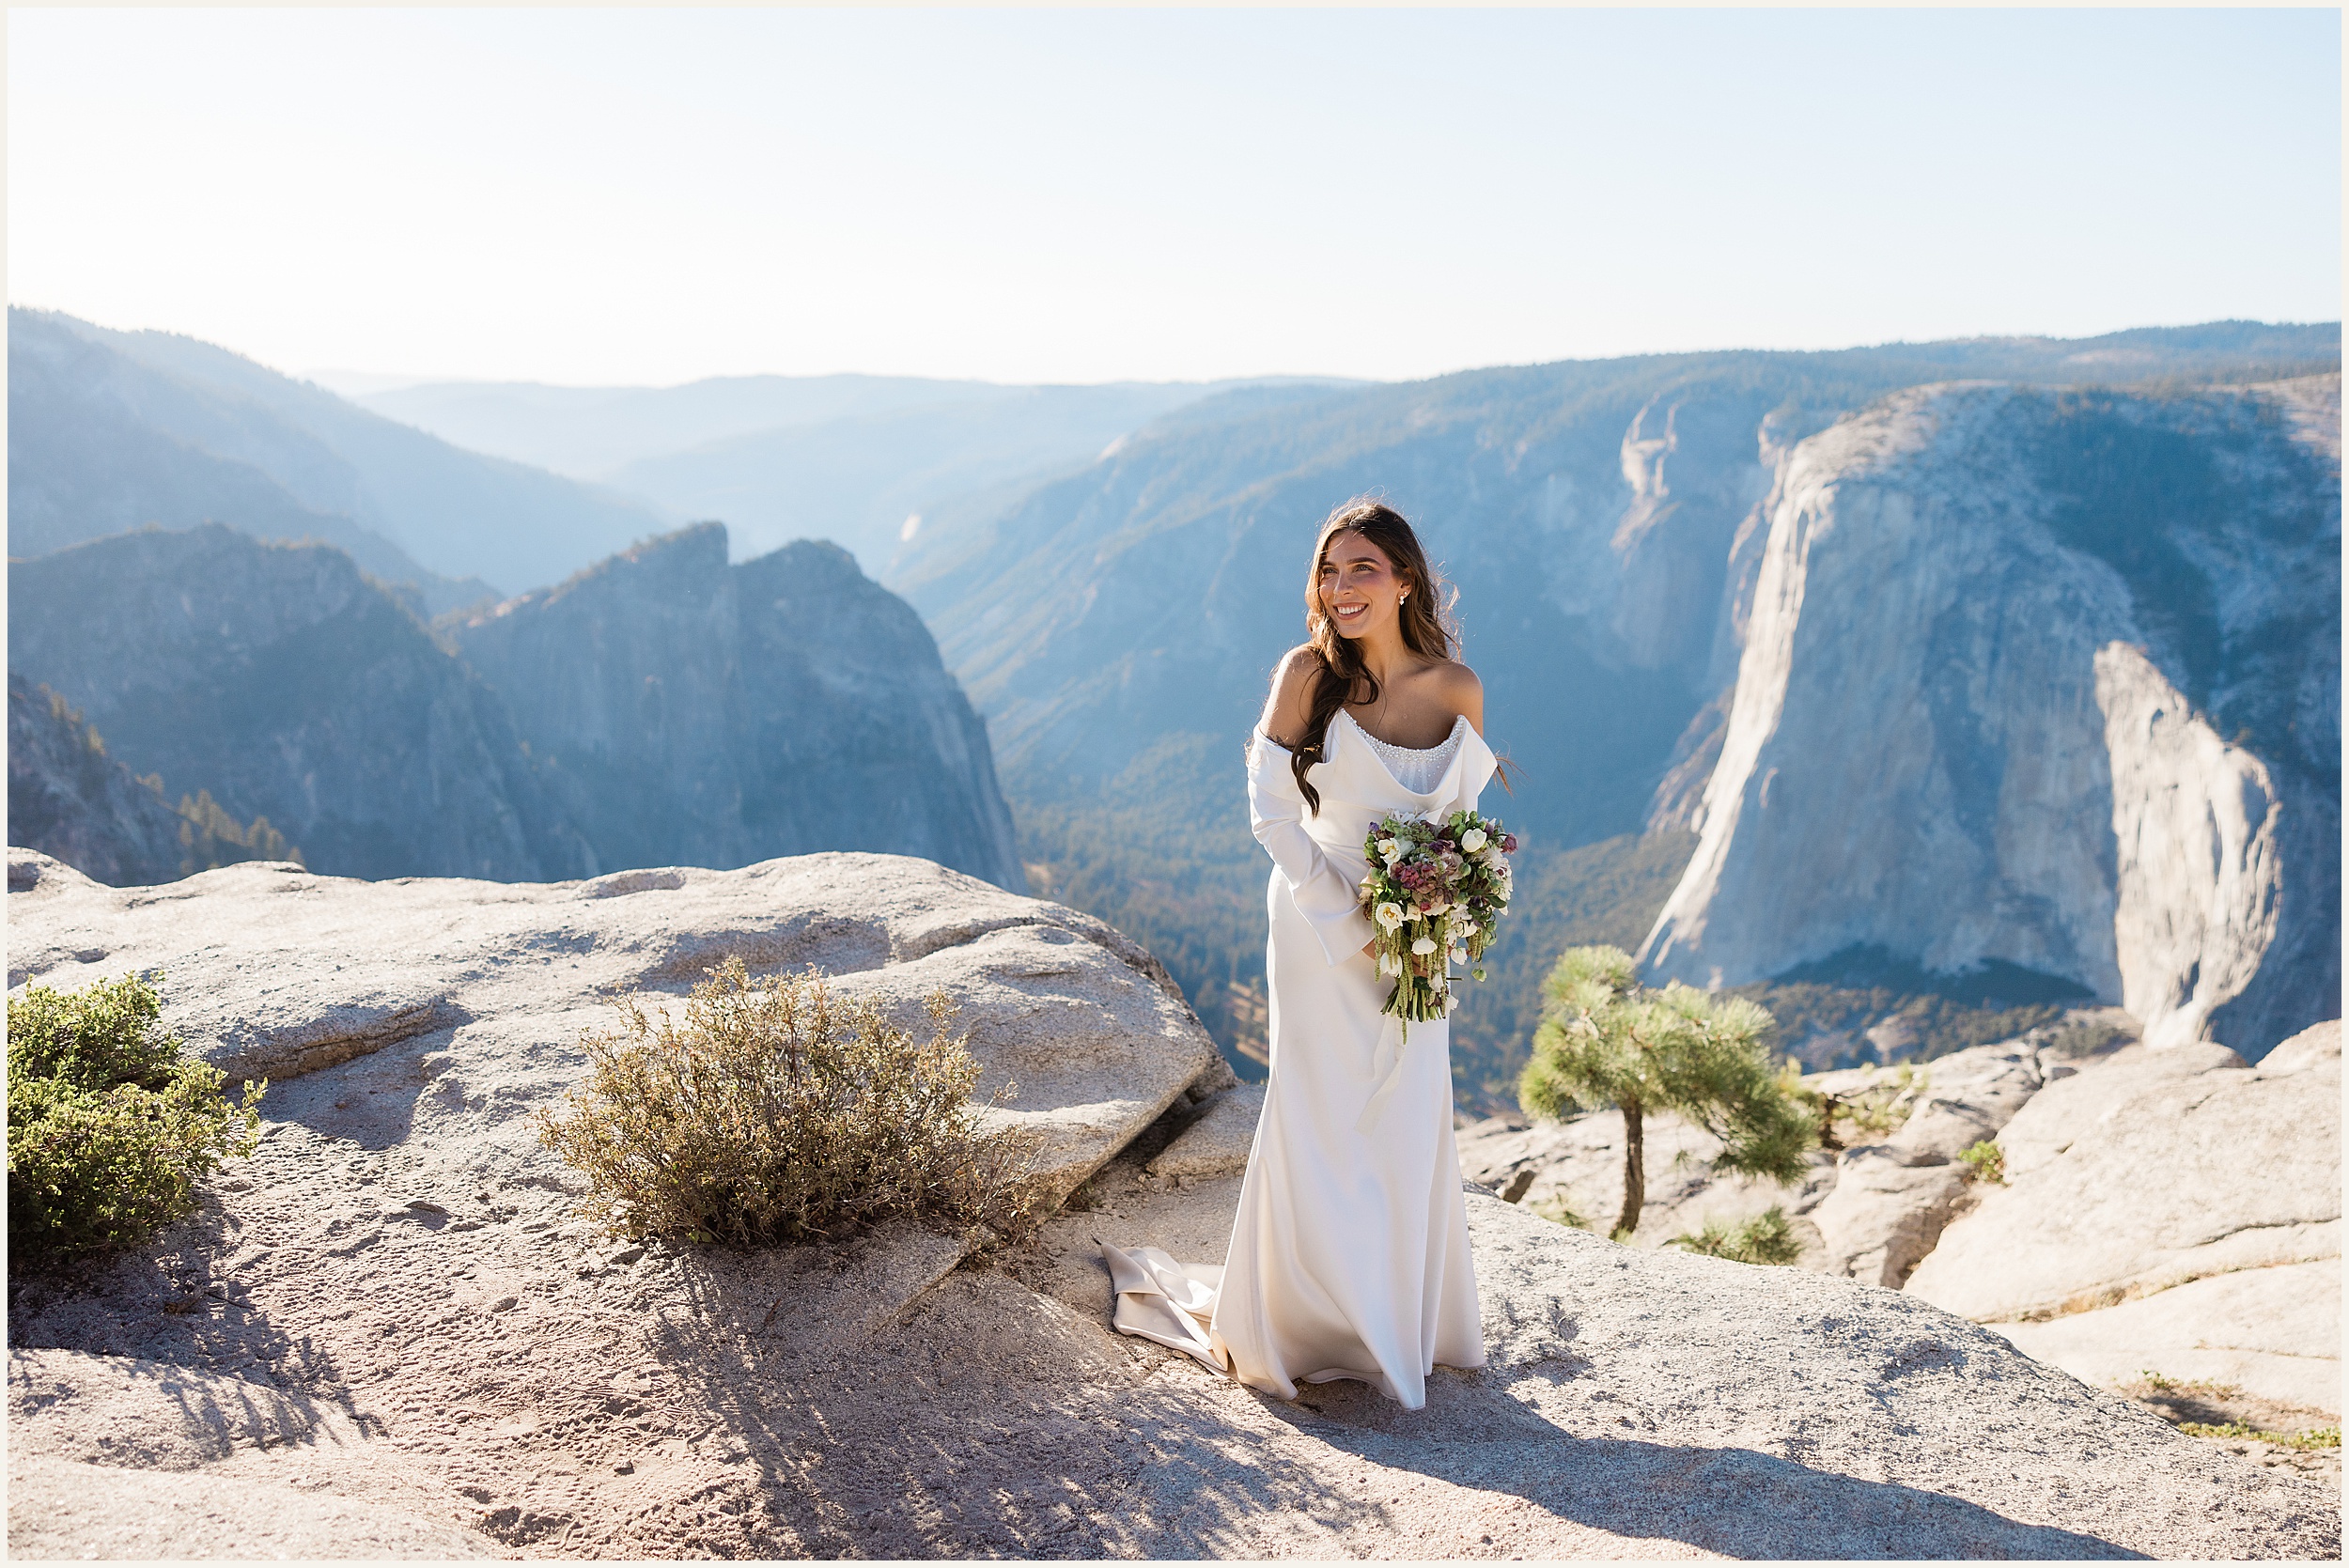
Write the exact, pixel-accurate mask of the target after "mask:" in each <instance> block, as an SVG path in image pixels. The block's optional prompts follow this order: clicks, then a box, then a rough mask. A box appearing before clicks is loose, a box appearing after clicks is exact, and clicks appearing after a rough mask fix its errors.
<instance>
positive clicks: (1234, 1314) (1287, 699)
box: [1107, 501, 1496, 1409]
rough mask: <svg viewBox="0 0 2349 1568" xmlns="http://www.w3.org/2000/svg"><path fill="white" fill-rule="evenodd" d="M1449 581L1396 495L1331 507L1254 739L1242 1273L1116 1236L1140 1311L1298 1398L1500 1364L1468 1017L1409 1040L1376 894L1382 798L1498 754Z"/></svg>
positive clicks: (1457, 779) (1467, 780) (1172, 1336)
mask: <svg viewBox="0 0 2349 1568" xmlns="http://www.w3.org/2000/svg"><path fill="white" fill-rule="evenodd" d="M1442 586H1443V585H1442V583H1441V582H1440V580H1439V578H1438V577H1437V575H1436V574H1435V572H1434V571H1433V570H1432V568H1430V567H1429V566H1428V564H1427V558H1426V555H1425V553H1424V552H1423V551H1422V550H1421V549H1420V545H1419V540H1418V539H1417V537H1415V536H1413V534H1412V532H1411V527H1410V524H1409V523H1408V522H1406V521H1405V520H1403V519H1402V518H1401V517H1400V516H1399V515H1397V514H1396V513H1395V512H1394V511H1392V509H1390V508H1389V507H1387V506H1384V505H1379V504H1377V503H1376V502H1361V501H1358V502H1353V503H1349V504H1348V505H1346V506H1343V507H1341V508H1339V509H1338V510H1337V511H1336V512H1334V513H1332V514H1331V515H1330V519H1329V520H1328V521H1327V522H1325V523H1323V524H1322V527H1321V532H1320V536H1319V537H1318V538H1317V539H1316V540H1315V546H1314V556H1313V564H1312V568H1311V576H1310V580H1309V582H1308V584H1307V587H1306V614H1305V620H1306V626H1307V629H1308V634H1309V635H1308V641H1307V642H1306V643H1305V644H1303V645H1301V646H1299V647H1297V648H1294V649H1292V650H1291V651H1290V652H1289V654H1288V656H1287V657H1286V658H1285V659H1283V660H1282V663H1281V667H1280V670H1279V672H1278V673H1277V674H1276V675H1275V676H1274V678H1273V683H1272V692H1271V695H1270V697H1269V699H1268V701H1267V703H1266V705H1265V711H1264V719H1263V722H1262V724H1261V726H1260V729H1259V732H1258V733H1257V734H1256V736H1255V737H1253V739H1252V743H1251V745H1250V747H1249V766H1248V803H1249V815H1250V819H1251V823H1252V828H1253V830H1254V832H1255V836H1256V839H1257V842H1259V843H1260V844H1262V845H1263V846H1265V848H1266V849H1267V850H1268V851H1269V852H1270V854H1271V856H1272V861H1273V871H1272V876H1271V882H1270V886H1269V887H1268V890H1267V894H1266V905H1267V908H1268V914H1269V916H1270V920H1271V936H1270V939H1269V942H1268V947H1267V952H1266V970H1267V976H1268V982H1269V988H1270V992H1271V1036H1272V1037H1271V1056H1272V1081H1271V1083H1270V1084H1269V1085H1268V1088H1267V1091H1266V1094H1265V1108H1264V1116H1263V1119H1262V1120H1261V1121H1260V1122H1259V1123H1258V1124H1257V1127H1256V1141H1255V1146H1254V1149H1253V1151H1252V1153H1251V1155H1250V1157H1249V1161H1248V1173H1247V1175H1246V1176H1245V1177H1244V1178H1243V1180H1242V1183H1241V1187H1240V1199H1239V1212H1238V1215H1237V1218H1236V1219H1235V1220H1234V1222H1233V1226H1232V1239H1231V1245H1230V1249H1229V1250H1228V1251H1227V1252H1226V1254H1225V1257H1224V1264H1223V1267H1222V1268H1221V1270H1220V1271H1218V1270H1214V1269H1209V1268H1191V1269H1190V1270H1188V1271H1186V1270H1183V1269H1182V1268H1181V1266H1180V1265H1175V1263H1174V1261H1173V1260H1172V1259H1171V1258H1168V1257H1166V1255H1165V1254H1164V1253H1162V1252H1159V1251H1158V1250H1156V1249H1143V1250H1140V1251H1138V1252H1128V1251H1125V1250H1120V1249H1108V1250H1107V1253H1108V1261H1109V1264H1110V1267H1111V1272H1112V1276H1113V1279H1114V1283H1115V1285H1116V1288H1117V1290H1118V1292H1119V1300H1118V1314H1117V1315H1118V1325H1119V1327H1122V1328H1126V1329H1128V1331H1132V1332H1140V1333H1143V1334H1145V1335H1147V1336H1148V1337H1150V1338H1154V1339H1159V1340H1160V1341H1162V1342H1163V1343H1169V1344H1175V1345H1177V1346H1178V1347H1179V1348H1183V1349H1186V1350H1190V1351H1191V1352H1192V1353H1194V1354H1202V1353H1204V1354H1202V1358H1203V1359H1212V1360H1215V1361H1219V1362H1221V1364H1223V1365H1225V1366H1227V1367H1228V1368H1229V1369H1230V1370H1231V1372H1232V1374H1234V1375H1235V1376H1237V1378H1239V1380H1240V1381H1241V1382H1243V1383H1246V1384H1248V1385H1250V1386H1251V1387H1253V1388H1258V1389H1264V1390H1266V1391H1267V1392H1268V1393H1272V1394H1275V1395H1278V1396H1279V1397H1281V1398H1283V1399H1293V1398H1295V1397H1296V1394H1297V1385H1298V1384H1299V1383H1300V1382H1308V1383H1318V1382H1325V1381H1328V1380H1330V1379H1332V1378H1340V1377H1353V1378H1360V1379H1361V1380H1363V1381H1365V1382H1368V1383H1372V1384H1375V1385H1376V1386H1377V1387H1378V1388H1380V1389H1384V1390H1385V1391H1386V1392H1387V1393H1388V1394H1389V1395H1390V1396H1391V1397H1392V1398H1393V1399H1394V1400H1395V1401H1396V1402H1397V1403H1398V1404H1400V1405H1404V1406H1405V1407H1406V1408H1408V1409H1418V1408H1419V1407H1420V1406H1422V1405H1425V1404H1426V1402H1427V1392H1426V1380H1427V1375H1428V1374H1429V1373H1430V1372H1431V1371H1433V1370H1434V1368H1435V1367H1436V1366H1438V1365H1439V1364H1440V1365H1444V1366H1454V1367H1481V1366H1483V1365H1484V1364H1485V1348H1484V1336H1483V1329H1482V1326H1481V1324H1480V1322H1479V1319H1478V1316H1477V1308H1476V1279H1475V1275H1474V1272H1473V1270H1472V1266H1471V1265H1470V1258H1469V1244H1468V1215H1467V1210H1466V1207H1465V1205H1464V1203H1462V1200H1461V1195H1460V1175H1459V1165H1458V1159H1457V1157H1456V1155H1455V1151H1454V1146H1453V1138H1452V1062H1451V1035H1452V1030H1451V1024H1450V1023H1449V1021H1448V1020H1442V1019H1438V1020H1435V1021H1432V1022H1422V1023H1414V1024H1412V1025H1411V1026H1410V1029H1409V1031H1408V1040H1407V1039H1406V1035H1405V1032H1404V1030H1403V1029H1402V1027H1401V1025H1400V1024H1399V1023H1398V1021H1397V1020H1395V1019H1393V1018H1391V1017H1386V1016H1385V1015H1384V1014H1383V1013H1382V1012H1381V1011H1380V1009H1381V1008H1382V1007H1383V1005H1384V1004H1385V1001H1386V998H1387V993H1388V991H1389V989H1390V988H1391V986H1392V983H1391V982H1389V981H1388V980H1386V979H1384V978H1383V977H1381V976H1380V975H1379V973H1378V971H1377V963H1376V961H1375V960H1374V959H1373V958H1372V956H1371V954H1370V937H1371V928H1370V924H1369V922H1368V921H1367V920H1366V919H1364V918H1363V916H1362V915H1361V913H1360V912H1359V910H1358V908H1357V905H1356V898H1355V890H1356V887H1357V885H1358V884H1359V883H1360V881H1361V877H1362V876H1363V874H1364V873H1365V872H1366V871H1367V869H1368V866H1367V864H1366V862H1364V860H1363V857H1362V839H1363V836H1364V834H1365V832H1366V831H1367V830H1368V828H1369V826H1370V824H1371V822H1372V821H1373V820H1374V819H1376V818H1377V817H1378V816H1381V815H1385V814H1386V813H1388V812H1403V813H1419V812H1424V813H1427V814H1428V815H1442V814H1444V813H1447V812H1451V811H1454V810H1456V809H1462V808H1473V807H1474V806H1475V805H1476V802H1477V797H1478V795H1479V794H1480V793H1481V792H1482V791H1483V789H1484V787H1485V784H1486V781H1487V780H1489V779H1490V778H1491V777H1492V775H1493V770H1494V768H1495V766H1496V765H1495V761H1494V757H1493V753H1492V752H1491V750H1490V749H1489V748H1488V747H1487V746H1486V744H1485V739H1484V736H1483V734H1482V729H1483V724H1484V689H1483V687H1482V686H1481V685H1480V684H1479V683H1478V681H1477V678H1476V676H1475V675H1474V673H1472V672H1471V671H1470V669H1469V668H1468V667H1467V666H1466V665H1465V664H1461V663H1459V662H1457V661H1456V660H1454V659H1453V658H1452V654H1453V652H1454V640H1453V637H1452V634H1451V632H1450V630H1449V629H1447V628H1446V626H1445V625H1444V621H1443V615H1442V608H1443V607H1442V606H1441V605H1440V604H1439V600H1438V596H1439V594H1440V593H1441V592H1442ZM1219 1273H1220V1275H1221V1278H1220V1280H1219V1279H1218V1278H1217V1276H1218V1274H1219ZM1200 1319H1206V1320H1207V1321H1206V1333H1204V1334H1202V1333H1201V1332H1200V1330H1199V1327H1198V1326H1197V1325H1198V1320H1200ZM1187 1320H1188V1321H1187Z"/></svg>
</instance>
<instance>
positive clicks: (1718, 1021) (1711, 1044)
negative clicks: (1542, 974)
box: [1517, 947, 1817, 1235]
mask: <svg viewBox="0 0 2349 1568" xmlns="http://www.w3.org/2000/svg"><path fill="white" fill-rule="evenodd" d="M1542 989H1543V997H1544V1001H1543V1007H1542V1021H1541V1024H1540V1026H1539V1027H1538V1028H1537V1029H1535V1031H1534V1032H1533V1059H1532V1061H1531V1062H1529V1063H1526V1066H1525V1072H1524V1075H1523V1076H1522V1077H1521V1078H1520V1079H1518V1081H1517V1101H1518V1103H1519V1104H1520V1105H1522V1106H1523V1107H1524V1108H1525V1110H1527V1111H1528V1112H1529V1113H1530V1114H1532V1115H1535V1116H1545V1117H1551V1118H1560V1117H1564V1116H1567V1115H1570V1114H1572V1113H1573V1112H1574V1111H1576V1110H1579V1109H1582V1108H1585V1107H1597V1106H1607V1105H1611V1106H1613V1107H1615V1108H1616V1110H1620V1111H1621V1112H1622V1113H1623V1129H1624V1167H1623V1212H1622V1214H1621V1215H1620V1216H1619V1217H1618V1218H1617V1219H1616V1221H1615V1234H1618V1235H1626V1234H1630V1233H1631V1232H1633V1231H1636V1230H1637V1229H1639V1225H1640V1209H1641V1204H1642V1203H1645V1202H1646V1198H1647V1151H1646V1143H1645V1137H1644V1126H1643V1124H1644V1118H1645V1117H1646V1115H1647V1113H1648V1112H1649V1111H1651V1110H1672V1111H1677V1112H1679V1113H1680V1114H1681V1115H1683V1116H1686V1117H1688V1119H1689V1120H1690V1121H1692V1122H1695V1123H1697V1124H1698V1125H1699V1126H1703V1128H1704V1129H1705V1130H1706V1131H1707V1132H1710V1133H1711V1134H1713V1136H1714V1137H1716V1138H1718V1139H1719V1140H1720V1141H1721V1142H1722V1144H1723V1148H1722V1150H1721V1152H1720V1154H1719V1155H1718V1156H1717V1157H1715V1158H1714V1161H1713V1167H1714V1169H1715V1170H1717V1171H1736V1172H1747V1173H1749V1174H1751V1175H1757V1176H1768V1177H1772V1178H1775V1179H1776V1180H1779V1181H1792V1180H1793V1179H1794V1178H1795V1177H1796V1176H1797V1175H1799V1174H1800V1173H1801V1172H1802V1166H1803V1155H1804V1153H1805V1152H1806V1151H1807V1150H1809V1149H1810V1147H1811V1145H1812V1142H1813V1141H1814V1140H1815V1139H1816V1137H1817V1130H1816V1128H1815V1126H1813V1125H1812V1122H1813V1119H1812V1116H1811V1115H1810V1114H1808V1113H1807V1110H1806V1108H1805V1107H1804V1106H1803V1104H1802V1103H1801V1100H1800V1098H1799V1096H1798V1095H1797V1093H1795V1091H1794V1090H1793V1089H1792V1088H1791V1086H1790V1085H1789V1084H1788V1082H1787V1081H1786V1079H1785V1077H1784V1075H1782V1074H1781V1072H1780V1071H1779V1068H1778V1064H1777V1063H1776V1062H1775V1061H1774V1060H1773V1059H1772V1057H1771V1054H1770V1051H1769V1049H1768V1040H1769V1037H1770V1034H1771V1033H1772V1032H1773V1030H1774V1028H1775V1025H1774V1024H1773V1023H1772V1022H1771V1019H1770V1016H1769V1014H1767V1013H1766V1012H1764V1011H1763V1010H1762V1009H1761V1008H1760V1007H1758V1006H1756V1005H1755V1004H1754V1003H1752V1002H1750V1001H1746V1000H1745V999H1744V998H1742V997H1717V996H1714V995H1712V994H1710V993H1709V992H1705V991H1700V990H1697V989H1695V988H1693V987H1691V986H1683V985H1680V984H1679V983H1678V982H1674V983H1673V984H1672V985H1670V986H1665V987H1664V988H1663V989H1662V990H1660V991H1658V990H1653V989H1650V988H1649V987H1647V986H1641V984H1640V980H1639V972H1638V970H1637V968H1636V967H1635V966H1634V965H1633V963H1632V960H1631V955H1629V954H1627V953H1625V952H1624V951H1623V950H1622V949H1621V948H1616V947H1573V948H1568V949H1567V950H1566V951H1565V952H1564V953H1563V955H1560V957H1559V959H1558V964H1557V967H1556V968H1555V969H1553V970H1550V972H1549V978H1548V980H1547V981H1546V982H1544V984H1543V987H1542Z"/></svg>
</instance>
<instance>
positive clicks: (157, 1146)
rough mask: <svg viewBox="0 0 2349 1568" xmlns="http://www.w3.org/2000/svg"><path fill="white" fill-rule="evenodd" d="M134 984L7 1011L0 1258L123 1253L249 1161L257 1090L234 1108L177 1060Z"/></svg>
mask: <svg viewBox="0 0 2349 1568" xmlns="http://www.w3.org/2000/svg"><path fill="white" fill-rule="evenodd" d="M161 1018H162V1007H161V1004H160V1002H159V1001H158V1000H157V998H156V995H155V991H154V988H153V987H152V986H149V985H148V983H147V982H146V981H145V980H142V979H141V978H140V977H138V976H137V975H126V976H125V977H123V978H122V979H120V980H114V981H101V982H99V983H98V984H97V985H94V986H90V987H89V988H88V989H86V990H84V991H77V992H70V993H69V992H59V991H54V990H51V989H50V988H49V987H47V986H26V987H25V989H24V992H23V995H21V996H16V997H11V998H10V999H9V1000H8V1259H9V1265H10V1267H11V1268H12V1269H13V1268H16V1267H19V1266H23V1265H42V1264H48V1263H56V1262H61V1261H64V1260H66V1259H69V1258H73V1257H78V1256H82V1255H85V1254H88V1253H95V1252H101V1251H104V1250H108V1249H111V1248H116V1247H120V1246H125V1245H128V1244H130V1243H132V1242H135V1241H138V1240H141V1239H143V1238H144V1237H146V1236H148V1235H149V1234H153V1233H154V1232H156V1231H158V1230H160V1229H162V1228H163V1226H164V1225H166V1224H169V1223H170V1222H171V1221H172V1220H175V1219H180V1218H181V1217H183V1216H185V1215H187V1214H189V1213H190V1212H192V1211H193V1210H194V1207H195V1203H196V1198H195V1192H196V1185H197V1184H198V1183H199V1182H201V1181H202V1180H203V1179H204V1178H205V1177H206V1176H208V1175H210V1173H211V1172H214V1171H215V1170H217V1169H219V1167H220V1162H221V1161H222V1160H223V1159H225V1158H227V1157H231V1156H238V1157H241V1156H244V1155H249V1154H251V1153H252V1152H253V1150H254V1147H255V1145H256V1143H257V1141H258V1140H259V1136H260V1111H259V1110H258V1109H257V1108H258V1106H259V1103H260V1099H261V1095H262V1094H263V1092H264V1091H266V1090H267V1089H268V1087H269V1085H268V1083H267V1082H262V1083H258V1084H257V1083H253V1082H251V1081H247V1082H246V1084H245V1086H244V1100H243V1103H242V1104H241V1105H237V1104H232V1103H230V1102H229V1100H228V1099H227V1097H226V1095H225V1094H222V1092H221V1090H222V1085H223V1082H224V1078H223V1075H222V1074H221V1072H220V1071H219V1070H218V1069H217V1068H213V1067H209V1066H206V1065H205V1064H204V1063H201V1062H194V1061H189V1060H187V1059H186V1058H185V1057H183V1056H182V1054H181V1045H180V1042H179V1038H178V1037H177V1036H174V1035H170V1034H166V1033H164V1032H163V1028H162V1022H161Z"/></svg>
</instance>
